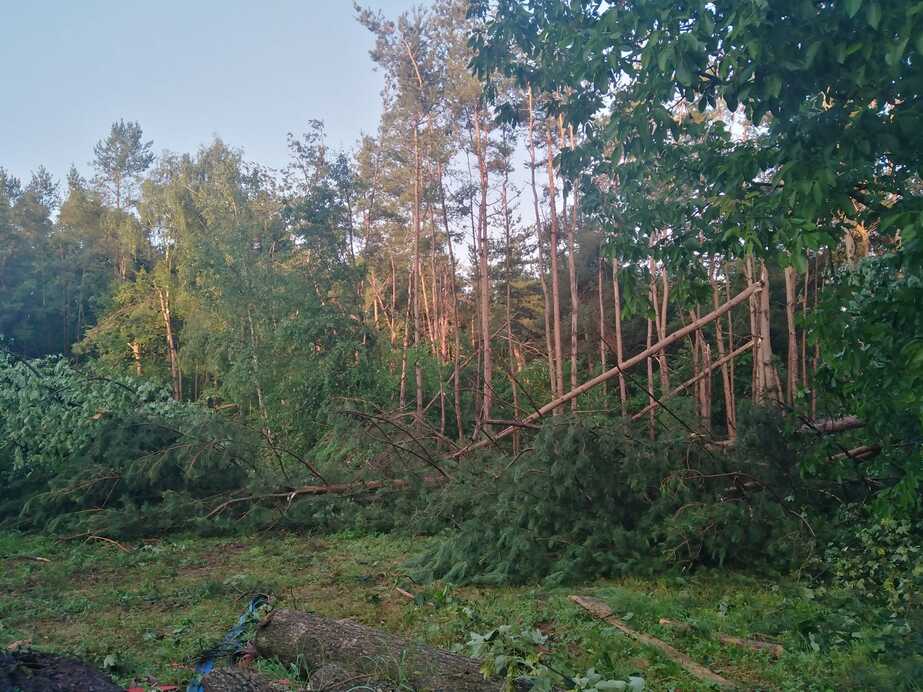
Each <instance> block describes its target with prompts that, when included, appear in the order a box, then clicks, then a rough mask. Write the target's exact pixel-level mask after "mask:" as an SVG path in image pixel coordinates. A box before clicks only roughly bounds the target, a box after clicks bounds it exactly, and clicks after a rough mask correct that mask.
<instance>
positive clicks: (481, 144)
mask: <svg viewBox="0 0 923 692" xmlns="http://www.w3.org/2000/svg"><path fill="white" fill-rule="evenodd" d="M474 134H475V155H476V156H477V159H478V173H479V175H480V188H481V199H480V204H479V205H478V233H479V235H480V237H479V243H478V264H479V271H478V287H479V294H480V300H481V311H480V312H481V314H480V317H481V353H482V357H483V367H484V399H483V404H482V405H481V418H482V420H483V419H487V418H490V411H491V406H492V405H493V356H492V352H491V345H490V273H489V272H490V265H489V262H488V243H487V185H488V178H487V142H486V141H485V140H484V139H482V135H481V113H480V111H479V110H478V111H475V114H474Z"/></svg>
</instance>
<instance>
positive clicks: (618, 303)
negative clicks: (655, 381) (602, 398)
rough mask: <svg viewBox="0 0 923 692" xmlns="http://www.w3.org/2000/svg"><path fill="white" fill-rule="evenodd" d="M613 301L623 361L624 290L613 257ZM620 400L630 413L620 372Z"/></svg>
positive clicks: (617, 345) (618, 349)
mask: <svg viewBox="0 0 923 692" xmlns="http://www.w3.org/2000/svg"><path fill="white" fill-rule="evenodd" d="M612 293H613V296H612V302H613V303H614V305H615V357H616V362H617V363H621V362H622V360H624V358H625V352H624V347H623V345H622V292H621V290H620V287H619V261H618V260H617V259H615V258H613V259H612ZM619 400H620V402H621V404H622V415H623V416H626V415H628V388H627V387H626V385H625V375H623V374H622V373H621V372H620V373H619Z"/></svg>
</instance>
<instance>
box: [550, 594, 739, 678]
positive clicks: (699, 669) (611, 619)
mask: <svg viewBox="0 0 923 692" xmlns="http://www.w3.org/2000/svg"><path fill="white" fill-rule="evenodd" d="M568 598H570V600H571V601H573V602H574V603H576V604H577V605H579V606H580V607H581V608H583V609H584V610H586V611H587V612H588V613H590V615H592V616H593V617H595V618H597V619H599V620H602V621H603V622H606V623H608V624H610V625H612V626H613V627H615V628H616V629H618V630H621V631H622V632H624V633H625V634H627V635H628V636H629V637H631V638H632V639H636V640H637V641H639V642H641V643H642V644H645V645H646V646H652V647H654V648H655V649H657V650H659V651H660V653H662V654H663V655H664V656H666V657H667V658H669V659H670V660H671V661H673V662H674V663H676V664H678V665H680V666H682V667H683V668H685V669H686V670H687V671H688V672H689V673H691V674H692V675H694V676H695V677H697V678H698V679H699V680H703V681H704V682H707V683H709V684H712V685H718V686H719V687H736V686H737V685H736V684H735V683H733V682H731V681H730V680H727V679H726V678H723V677H721V676H720V675H718V674H717V673H715V672H714V671H712V670H709V669H708V668H706V667H705V666H703V665H702V664H700V663H696V662H695V661H693V660H692V659H691V658H689V657H688V656H687V655H686V654H684V653H682V652H681V651H677V650H676V649H674V648H673V647H672V646H670V645H669V644H667V643H666V642H665V641H663V640H661V639H657V637H652V636H651V635H649V634H644V633H643V632H638V631H637V630H634V629H632V628H631V627H629V626H628V625H626V624H625V623H624V622H622V621H621V620H619V619H618V618H617V617H615V615H614V614H613V613H612V608H610V607H609V606H608V605H606V604H605V603H603V602H602V601H600V600H599V599H598V598H589V597H587V596H569V597H568Z"/></svg>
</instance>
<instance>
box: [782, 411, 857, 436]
mask: <svg viewBox="0 0 923 692" xmlns="http://www.w3.org/2000/svg"><path fill="white" fill-rule="evenodd" d="M864 425H865V423H863V422H862V421H861V420H860V419H859V418H858V417H856V416H844V417H843V418H822V419H821V420H815V421H813V422H812V423H805V424H804V425H802V426H801V427H800V428H798V432H800V433H817V434H823V435H828V434H830V433H838V432H845V431H847V430H856V429H858V428H861V427H863V426H864Z"/></svg>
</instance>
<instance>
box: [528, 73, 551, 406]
mask: <svg viewBox="0 0 923 692" xmlns="http://www.w3.org/2000/svg"><path fill="white" fill-rule="evenodd" d="M528 97H529V176H530V179H531V183H532V207H533V210H534V212H535V231H536V236H537V240H538V243H537V244H538V277H539V280H540V282H541V285H542V299H543V301H544V306H545V310H544V313H543V315H542V316H543V318H544V322H545V349H546V351H547V357H548V380H549V383H550V387H551V396H553V397H554V396H557V395H558V389H557V380H556V379H555V366H554V346H553V344H552V340H551V298H550V297H549V295H548V282H547V281H546V280H545V249H544V248H545V241H544V238H543V237H542V233H543V232H544V231H543V230H542V221H541V219H542V217H541V213H540V210H539V205H538V186H537V185H536V183H535V165H536V164H535V120H534V115H533V111H532V87H529V91H528Z"/></svg>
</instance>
